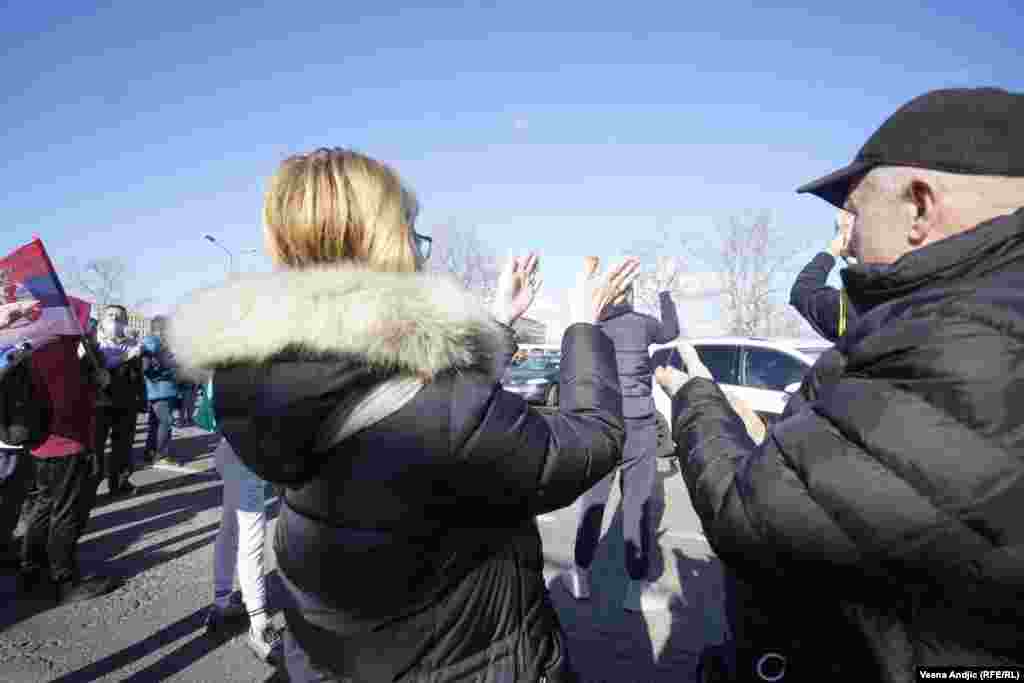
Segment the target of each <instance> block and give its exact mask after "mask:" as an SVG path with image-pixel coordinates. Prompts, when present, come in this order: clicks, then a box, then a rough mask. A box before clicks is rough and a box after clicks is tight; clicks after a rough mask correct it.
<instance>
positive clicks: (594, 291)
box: [571, 256, 640, 324]
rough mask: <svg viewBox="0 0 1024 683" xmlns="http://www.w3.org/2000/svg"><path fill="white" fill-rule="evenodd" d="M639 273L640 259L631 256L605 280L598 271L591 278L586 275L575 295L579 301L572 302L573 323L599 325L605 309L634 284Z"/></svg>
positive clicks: (605, 277)
mask: <svg viewBox="0 0 1024 683" xmlns="http://www.w3.org/2000/svg"><path fill="white" fill-rule="evenodd" d="M588 265H589V264H588ZM639 271H640V259H638V258H635V257H632V256H630V257H628V258H626V260H624V261H623V262H622V263H620V264H619V265H618V266H616V267H615V268H613V269H612V270H611V272H609V273H608V274H607V275H606V276H604V277H603V278H602V277H601V276H600V275H599V274H598V273H597V271H596V270H595V271H594V273H593V274H592V275H590V276H587V275H586V273H584V277H583V279H582V282H581V287H580V288H579V291H575V292H574V293H573V295H574V298H576V299H577V300H576V301H574V302H571V303H572V306H571V308H572V316H573V322H585V323H590V324H595V323H597V321H598V320H600V319H601V316H602V315H603V314H604V311H605V309H606V308H607V307H608V306H609V305H610V304H611V303H612V302H613V301H615V299H617V298H618V297H619V296H620V295H621V294H622V293H623V292H624V291H626V289H627V288H629V286H630V285H632V284H633V281H634V280H635V279H636V276H637V274H638V273H639Z"/></svg>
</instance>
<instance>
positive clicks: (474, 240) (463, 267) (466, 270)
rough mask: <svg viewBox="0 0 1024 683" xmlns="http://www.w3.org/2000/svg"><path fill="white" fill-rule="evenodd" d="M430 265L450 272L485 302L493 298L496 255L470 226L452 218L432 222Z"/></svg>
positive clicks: (435, 269)
mask: <svg viewBox="0 0 1024 683" xmlns="http://www.w3.org/2000/svg"><path fill="white" fill-rule="evenodd" d="M431 237H432V238H433V247H432V253H431V256H430V262H429V269H430V270H432V271H434V272H442V273H449V274H451V275H453V276H454V277H455V278H456V279H457V280H458V281H459V282H461V283H462V285H463V286H464V287H465V288H466V289H468V290H470V291H472V292H476V293H477V294H478V295H480V297H481V298H483V300H484V301H485V302H487V303H490V302H491V301H492V300H493V299H494V293H495V290H496V289H497V285H498V275H499V273H500V272H501V271H500V266H499V264H498V257H497V254H495V252H494V250H493V249H492V248H491V247H490V245H488V244H487V243H486V242H484V241H483V240H482V239H481V238H480V235H479V234H478V233H477V231H476V228H475V227H473V226H469V227H464V226H460V225H458V224H456V223H455V222H454V221H449V222H447V223H444V224H441V225H436V226H434V228H433V230H432V233H431Z"/></svg>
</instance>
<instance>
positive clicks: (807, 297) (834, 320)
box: [789, 252, 840, 342]
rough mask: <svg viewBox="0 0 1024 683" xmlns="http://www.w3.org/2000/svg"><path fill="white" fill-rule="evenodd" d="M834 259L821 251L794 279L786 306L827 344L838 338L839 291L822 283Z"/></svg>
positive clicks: (826, 277)
mask: <svg viewBox="0 0 1024 683" xmlns="http://www.w3.org/2000/svg"><path fill="white" fill-rule="evenodd" d="M835 264H836V260H835V258H833V256H832V255H831V254H828V253H825V252H821V253H820V254H818V255H817V256H815V257H814V258H813V259H811V262H810V263H808V264H807V265H806V266H804V268H803V270H801V271H800V274H799V275H797V276H796V281H795V282H794V283H793V289H792V290H790V292H789V303H790V305H791V306H793V308H795V309H796V310H797V311H798V312H799V313H800V315H801V316H803V318H804V320H806V321H807V322H808V323H810V325H811V327H813V328H814V330H815V331H816V332H817V333H818V334H820V335H821V336H823V337H825V338H826V339H828V340H829V341H832V342H834V341H836V340H837V339H838V338H839V297H840V293H839V290H838V289H836V288H835V287H829V286H828V285H826V284H825V282H826V281H827V280H828V274H829V273H830V272H831V271H832V268H833V267H834V266H835Z"/></svg>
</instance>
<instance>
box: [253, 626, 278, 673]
mask: <svg viewBox="0 0 1024 683" xmlns="http://www.w3.org/2000/svg"><path fill="white" fill-rule="evenodd" d="M245 640H246V643H248V645H249V649H250V650H252V651H253V653H254V654H255V655H256V656H257V657H259V659H260V661H262V662H266V663H267V664H272V665H274V666H280V665H281V663H282V662H283V661H284V658H283V655H284V640H283V638H282V637H281V632H280V631H279V630H278V629H277V628H276V627H275V626H274V625H273V624H267V625H266V626H264V627H263V631H262V632H261V633H257V632H255V631H253V630H252V629H251V628H250V629H249V637H248V638H246V639H245Z"/></svg>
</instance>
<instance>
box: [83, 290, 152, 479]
mask: <svg viewBox="0 0 1024 683" xmlns="http://www.w3.org/2000/svg"><path fill="white" fill-rule="evenodd" d="M127 325H128V311H127V309H126V308H125V307H124V306H121V305H118V304H111V305H109V306H107V307H106V309H104V311H103V317H102V320H101V322H100V325H99V329H98V331H97V335H96V351H97V357H98V358H99V359H101V361H102V362H103V363H104V365H105V366H106V369H107V371H108V372H109V373H110V384H109V385H108V386H107V387H106V388H105V389H102V390H100V391H98V392H97V398H96V445H95V450H96V453H97V454H98V455H99V456H100V457H101V458H103V463H104V471H105V474H106V477H107V487H108V489H109V494H110V495H111V496H120V495H133V494H134V493H135V486H134V485H133V484H132V483H131V480H130V477H131V475H132V472H134V471H135V463H133V462H132V446H133V444H134V441H135V425H136V422H137V421H138V414H139V412H140V409H142V410H145V407H146V382H145V377H144V376H143V373H142V353H141V352H142V349H141V347H140V346H139V344H138V342H136V341H135V340H133V339H132V338H131V337H129V336H128V335H127V334H126V331H127ZM108 437H109V438H110V442H111V443H110V450H109V451H107V450H106V444H107V438H108Z"/></svg>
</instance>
